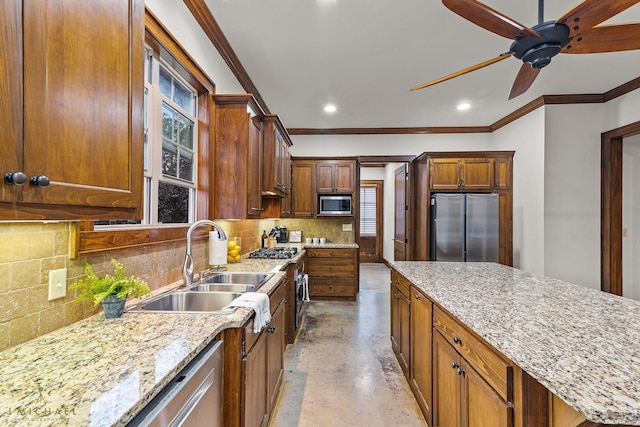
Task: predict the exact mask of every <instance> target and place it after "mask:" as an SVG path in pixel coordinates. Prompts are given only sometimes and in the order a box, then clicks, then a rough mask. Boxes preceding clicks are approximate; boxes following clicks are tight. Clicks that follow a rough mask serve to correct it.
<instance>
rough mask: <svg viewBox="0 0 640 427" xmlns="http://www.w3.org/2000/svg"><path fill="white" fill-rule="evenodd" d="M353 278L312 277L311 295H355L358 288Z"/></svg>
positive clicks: (310, 281)
mask: <svg viewBox="0 0 640 427" xmlns="http://www.w3.org/2000/svg"><path fill="white" fill-rule="evenodd" d="M353 282H354V281H353V279H348V278H344V279H338V278H330V277H310V278H309V295H310V296H312V297H314V296H316V297H343V296H346V297H353V296H355V295H356V288H355V285H354V283H353Z"/></svg>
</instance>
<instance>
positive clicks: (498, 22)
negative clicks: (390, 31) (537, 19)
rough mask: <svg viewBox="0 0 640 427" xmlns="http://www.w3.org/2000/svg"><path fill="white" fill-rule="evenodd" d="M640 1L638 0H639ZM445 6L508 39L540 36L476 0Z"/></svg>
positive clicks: (455, 1)
mask: <svg viewBox="0 0 640 427" xmlns="http://www.w3.org/2000/svg"><path fill="white" fill-rule="evenodd" d="M639 1H640V0H639ZM442 4H444V5H445V6H446V7H447V8H449V9H451V11H453V12H454V13H456V14H458V15H460V16H462V17H463V18H465V19H466V20H468V21H471V22H473V23H474V24H476V25H478V26H480V27H482V28H484V29H485V30H488V31H491V32H492V33H495V34H498V35H499V36H502V37H506V38H508V39H516V38H518V37H524V36H534V37H540V35H539V34H538V33H536V32H535V31H533V30H532V29H531V28H529V27H527V26H525V25H522V24H520V23H518V22H516V21H514V20H513V19H511V18H509V17H508V16H505V15H503V14H501V13H500V12H498V11H497V10H494V9H492V8H490V7H489V6H487V5H486V4H483V3H480V2H479V1H476V0H442Z"/></svg>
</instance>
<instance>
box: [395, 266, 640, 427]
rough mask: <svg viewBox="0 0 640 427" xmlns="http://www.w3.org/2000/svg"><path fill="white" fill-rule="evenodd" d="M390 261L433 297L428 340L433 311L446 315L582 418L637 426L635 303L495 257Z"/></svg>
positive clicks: (639, 333)
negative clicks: (495, 261) (487, 259)
mask: <svg viewBox="0 0 640 427" xmlns="http://www.w3.org/2000/svg"><path fill="white" fill-rule="evenodd" d="M391 267H392V269H393V270H395V272H397V273H399V274H400V275H401V276H402V277H404V278H406V279H407V280H408V282H409V285H410V287H411V288H412V290H413V291H415V292H418V293H420V294H423V295H425V296H426V297H427V298H428V299H429V300H430V301H431V302H432V303H433V312H434V316H433V322H434V324H433V326H434V328H433V336H434V338H433V342H434V345H435V343H436V342H437V341H438V339H440V338H438V337H439V336H445V338H443V339H446V333H442V334H440V332H439V331H440V329H439V328H441V329H442V330H445V329H446V328H445V327H446V326H447V325H446V324H443V322H442V321H441V320H439V318H438V313H440V319H445V322H444V323H446V322H447V320H446V319H447V318H449V319H452V321H454V322H457V323H459V324H460V325H461V326H463V327H464V328H465V329H466V330H469V331H472V332H471V334H472V335H469V338H470V339H475V338H474V337H475V336H478V337H480V338H481V340H484V341H485V342H486V343H487V344H488V347H493V349H491V351H494V349H495V350H497V352H498V356H497V357H498V359H497V360H498V362H499V363H498V364H497V365H498V366H500V363H505V364H506V366H509V365H512V368H515V369H514V370H513V371H512V372H517V369H520V370H521V371H522V372H523V375H529V376H530V377H531V378H533V379H534V380H535V381H537V382H538V383H539V384H540V385H542V386H543V387H544V388H546V390H548V391H549V392H550V393H552V394H551V395H549V396H551V398H553V397H554V396H555V397H557V398H559V399H561V400H562V401H563V402H564V403H566V405H568V406H569V407H570V408H573V410H575V411H576V412H577V413H579V414H580V415H581V416H582V417H584V419H586V420H588V421H591V422H594V423H606V424H631V425H640V302H637V301H633V300H629V299H626V298H621V297H618V296H615V295H612V294H608V293H604V292H601V291H597V290H593V289H589V288H585V287H582V286H578V285H575V284H571V283H567V282H563V281H561V280H556V279H551V278H542V277H537V276H533V275H530V274H527V273H525V272H523V271H520V270H517V269H514V268H510V267H506V266H502V265H499V264H493V263H444V262H408V261H407V262H403V261H399V262H393V263H391ZM393 270H392V274H394V273H393ZM392 286H393V282H392ZM412 295H413V294H412ZM416 299H419V298H418V297H416ZM411 304H413V300H412V301H411ZM412 327H415V325H413V324H412ZM418 327H420V325H418ZM413 332H414V331H412V334H413ZM412 336H413V335H412ZM429 336H431V335H429ZM458 340H460V341H462V339H461V336H455V337H454V338H453V340H451V342H452V343H453V342H456V343H458V344H461V343H460V342H458ZM481 340H480V341H481ZM468 342H469V339H466V342H465V344H468ZM413 344H415V343H412V345H413ZM445 344H446V343H445ZM465 344H461V345H459V346H458V347H457V348H464V346H465ZM452 345H453V344H452ZM458 351H459V352H460V354H462V359H464V357H465V353H464V352H463V351H464V350H458ZM471 356H473V357H475V356H474V355H473V354H471ZM492 357H493V356H492ZM434 358H436V353H435V351H434ZM448 360H451V359H448ZM486 360H489V359H486ZM486 360H485V361H486ZM447 363H449V364H450V363H451V362H447ZM436 364H437V363H436V361H435V360H434V362H433V370H434V371H433V372H434V378H435V377H436V376H437V375H436ZM477 365H481V364H477ZM472 366H473V364H472ZM458 367H459V366H458ZM482 367H483V366H481V368H482ZM458 373H460V370H459V371H458ZM462 373H463V374H464V371H463V372H462ZM408 376H411V375H408ZM434 381H435V380H434ZM492 385H493V384H492ZM433 390H434V394H436V393H437V391H436V386H434V388H433ZM494 394H495V393H494ZM498 394H499V393H498ZM436 399H437V397H436V396H434V402H435V401H436ZM518 399H520V403H522V402H523V401H524V400H525V399H526V398H525V397H522V396H516V399H514V401H517V400H518ZM503 400H505V399H504V398H503ZM542 400H544V399H542ZM508 401H509V399H506V402H507V405H506V406H507V407H508V406H510V405H509V403H508ZM525 403H526V402H525ZM516 405H517V404H516ZM433 406H434V407H435V406H436V404H435V403H434V404H433ZM549 406H552V405H549ZM432 408H433V407H432ZM518 410H519V409H518V407H517V406H516V407H515V411H516V413H517V412H518ZM544 410H545V411H547V410H548V411H549V413H550V414H551V412H552V408H547V407H546V406H544ZM435 412H437V409H435ZM551 415H553V414H551ZM434 422H435V421H434ZM516 425H518V421H517V419H516ZM525 425H526V424H525ZM575 425H577V424H575Z"/></svg>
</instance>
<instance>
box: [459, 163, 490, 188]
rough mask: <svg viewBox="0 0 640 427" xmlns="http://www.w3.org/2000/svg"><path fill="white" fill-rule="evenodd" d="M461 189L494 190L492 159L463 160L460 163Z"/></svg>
mask: <svg viewBox="0 0 640 427" xmlns="http://www.w3.org/2000/svg"><path fill="white" fill-rule="evenodd" d="M460 168H461V173H460V175H461V182H460V188H461V189H462V190H465V191H476V190H486V191H491V189H492V188H493V160H492V159H463V160H461V161H460Z"/></svg>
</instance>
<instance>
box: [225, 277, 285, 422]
mask: <svg viewBox="0 0 640 427" xmlns="http://www.w3.org/2000/svg"><path fill="white" fill-rule="evenodd" d="M284 283H285V281H283V282H281V284H280V285H278V287H277V288H276V289H275V290H274V291H273V292H272V293H271V295H270V296H269V300H270V307H271V322H270V323H269V324H268V325H267V326H266V327H265V328H264V329H263V330H262V331H260V332H258V333H254V332H253V318H251V319H249V320H248V321H247V322H246V323H245V324H244V325H243V326H242V327H240V328H230V329H225V330H224V331H223V333H222V337H221V339H222V340H224V343H225V345H224V373H223V393H224V394H223V425H224V426H225V427H264V426H266V425H267V423H268V421H269V418H270V417H271V413H272V411H273V407H274V404H275V402H276V400H277V397H278V393H279V391H280V386H281V385H282V376H283V373H284V330H285V316H284V312H285V310H284V309H285V304H284V301H285V292H286V289H285V286H284Z"/></svg>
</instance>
